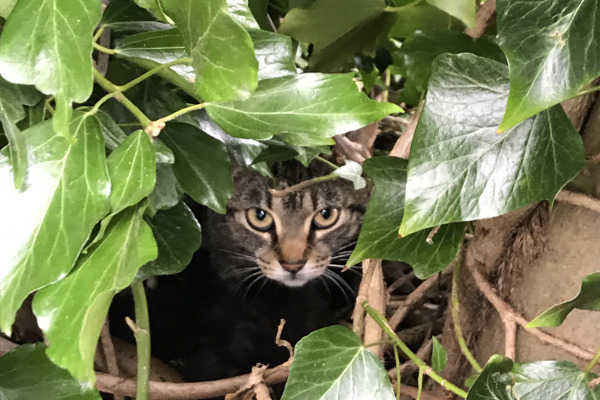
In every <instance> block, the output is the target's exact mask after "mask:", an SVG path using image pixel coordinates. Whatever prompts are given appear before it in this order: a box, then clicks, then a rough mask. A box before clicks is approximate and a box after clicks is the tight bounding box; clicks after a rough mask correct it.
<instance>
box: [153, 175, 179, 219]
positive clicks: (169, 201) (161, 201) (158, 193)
mask: <svg viewBox="0 0 600 400" xmlns="http://www.w3.org/2000/svg"><path fill="white" fill-rule="evenodd" d="M182 196H183V190H182V189H181V187H180V186H179V183H178V182H177V178H176V177H175V174H174V173H173V168H172V167H171V166H170V165H166V164H158V165H157V166H156V185H154V190H153V191H152V193H150V195H149V196H148V202H149V204H150V209H151V210H154V211H156V210H164V209H167V208H171V207H173V206H175V205H176V204H177V203H179V200H181V197H182Z"/></svg>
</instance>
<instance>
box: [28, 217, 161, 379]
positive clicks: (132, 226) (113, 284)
mask: <svg viewBox="0 0 600 400" xmlns="http://www.w3.org/2000/svg"><path fill="white" fill-rule="evenodd" d="M145 208H146V206H145V205H138V206H135V207H130V208H128V209H126V210H123V211H122V212H120V213H118V214H117V215H115V216H113V217H112V218H111V220H110V223H109V224H108V227H107V228H106V234H105V235H104V236H103V237H102V239H101V240H100V241H99V242H97V243H95V244H94V245H92V246H91V247H90V248H88V249H87V250H86V253H85V254H84V255H83V257H81V258H80V260H79V262H78V263H77V266H76V268H75V270H74V272H72V273H71V274H70V275H68V276H67V277H66V278H64V279H63V280H61V281H59V282H57V283H55V284H53V285H50V286H48V287H45V288H43V289H41V290H40V291H38V292H37V293H36V295H35V297H34V300H33V311H34V313H35V315H36V317H37V320H38V323H39V325H40V328H41V329H42V330H43V331H44V334H45V336H46V339H47V341H48V343H49V347H48V350H47V351H46V354H47V355H48V357H49V358H50V359H51V360H52V361H53V362H54V363H55V364H56V365H58V366H60V367H62V368H66V369H67V370H69V372H70V373H71V374H72V375H73V376H74V377H75V378H77V379H78V380H80V381H82V382H89V383H90V384H92V385H93V384H94V382H95V380H96V374H95V372H94V355H95V354H96V344H97V342H98V337H99V336H100V330H101V329H102V325H103V324H104V320H105V319H106V314H107V313H108V307H109V306H110V302H111V300H112V298H113V296H114V295H115V294H116V293H117V292H118V291H120V290H122V289H124V288H126V287H127V286H128V285H129V284H130V283H131V282H132V281H133V279H134V277H135V274H136V273H137V271H138V269H139V268H140V267H141V266H142V265H143V264H145V263H147V262H148V261H150V260H152V259H154V258H156V255H157V250H156V242H155V241H154V238H153V236H152V231H151V230H150V227H148V225H147V224H146V223H145V222H144V220H143V213H144V210H145Z"/></svg>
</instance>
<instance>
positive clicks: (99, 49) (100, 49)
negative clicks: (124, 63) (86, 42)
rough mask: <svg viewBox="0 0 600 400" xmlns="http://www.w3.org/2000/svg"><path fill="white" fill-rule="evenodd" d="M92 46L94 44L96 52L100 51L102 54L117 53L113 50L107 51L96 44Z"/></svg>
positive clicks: (107, 49)
mask: <svg viewBox="0 0 600 400" xmlns="http://www.w3.org/2000/svg"><path fill="white" fill-rule="evenodd" d="M93 44H94V48H95V49H96V50H98V51H101V52H102V53H106V54H117V51H116V50H114V49H109V48H108V47H104V46H102V45H100V44H98V43H96V42H94V43H93Z"/></svg>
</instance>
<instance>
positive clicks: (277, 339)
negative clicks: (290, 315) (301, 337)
mask: <svg viewBox="0 0 600 400" xmlns="http://www.w3.org/2000/svg"><path fill="white" fill-rule="evenodd" d="M284 326H285V319H283V318H281V320H280V321H279V326H278V327H277V334H276V335H275V344H276V345H277V346H279V347H285V348H286V349H287V351H288V353H289V354H290V358H289V359H288V360H287V361H286V362H287V363H289V364H291V363H292V360H293V359H294V347H293V346H292V344H291V343H290V342H288V341H287V340H284V339H282V338H281V333H282V332H283V327H284Z"/></svg>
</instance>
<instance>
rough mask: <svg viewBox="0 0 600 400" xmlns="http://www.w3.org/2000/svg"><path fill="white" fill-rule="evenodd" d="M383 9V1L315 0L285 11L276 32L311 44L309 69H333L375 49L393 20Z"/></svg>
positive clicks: (393, 16) (391, 14)
mask: <svg viewBox="0 0 600 400" xmlns="http://www.w3.org/2000/svg"><path fill="white" fill-rule="evenodd" d="M384 9H385V1H384V0H317V1H315V2H314V3H312V4H311V5H309V6H308V7H306V8H294V9H292V10H291V11H290V12H288V14H287V15H286V16H285V19H284V20H283V23H282V24H281V26H280V28H279V31H280V32H281V33H285V34H287V35H290V36H292V37H293V38H295V39H297V40H299V41H302V42H308V43H312V44H313V45H314V51H313V54H312V55H311V58H310V59H309V65H310V67H311V70H313V71H336V70H339V69H340V67H343V66H345V65H346V64H348V62H349V61H351V60H352V57H354V55H355V54H356V53H360V52H361V51H373V50H375V48H374V44H375V42H376V39H377V37H378V36H379V35H380V34H382V33H386V32H387V30H388V29H389V28H390V27H391V26H392V24H393V23H394V19H395V14H393V13H386V12H384ZM333 21H335V22H334V23H333Z"/></svg>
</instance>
